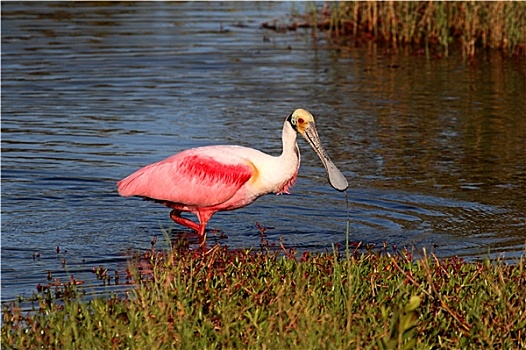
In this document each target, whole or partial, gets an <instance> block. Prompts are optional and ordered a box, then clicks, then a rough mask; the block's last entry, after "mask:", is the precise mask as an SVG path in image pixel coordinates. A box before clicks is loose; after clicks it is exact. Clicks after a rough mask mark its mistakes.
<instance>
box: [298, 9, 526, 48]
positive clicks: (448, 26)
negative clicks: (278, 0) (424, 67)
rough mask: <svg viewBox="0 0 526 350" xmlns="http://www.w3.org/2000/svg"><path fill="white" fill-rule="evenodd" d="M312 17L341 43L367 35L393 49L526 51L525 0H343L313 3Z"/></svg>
mask: <svg viewBox="0 0 526 350" xmlns="http://www.w3.org/2000/svg"><path fill="white" fill-rule="evenodd" d="M307 11H308V13H309V14H308V15H307V17H308V22H309V23H311V25H313V26H317V27H318V28H323V29H328V30H329V33H330V34H331V38H332V39H333V40H334V42H336V43H338V44H339V45H348V43H349V38H352V40H354V41H355V42H356V41H359V40H361V39H364V38H367V39H371V40H375V41H377V42H382V43H386V44H388V45H389V46H390V47H392V48H393V49H399V48H400V47H402V46H405V45H413V46H417V47H422V48H424V49H425V50H426V53H427V54H429V52H430V51H429V50H431V49H433V50H434V51H435V53H436V54H440V55H445V56H447V55H448V54H449V51H450V46H452V45H453V46H457V45H455V44H458V46H460V47H461V49H462V53H463V55H465V56H466V57H468V58H473V56H474V55H475V52H476V50H477V49H498V50H501V51H503V52H505V53H507V54H509V55H516V56H525V55H526V2H522V1H502V2H501V1H490V2H486V1H454V2H450V1H419V2H414V1H400V2H399V1H349V2H347V1H345V2H344V1H342V2H334V3H333V2H330V3H325V4H324V5H323V9H322V11H319V10H318V9H317V7H316V6H311V7H310V8H309V10H307Z"/></svg>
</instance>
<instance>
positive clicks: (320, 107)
mask: <svg viewBox="0 0 526 350" xmlns="http://www.w3.org/2000/svg"><path fill="white" fill-rule="evenodd" d="M302 6H303V5H292V4H288V3H238V2H229V3H215V2H214V3H201V2H200V3H165V2H160V3H157V2H148V3H136V2H134V3H108V2H103V3H84V2H79V3H69V2H68V3H66V2H65V3H53V2H40V3H38V2H37V3H17V2H6V3H2V300H10V299H13V298H14V297H15V296H16V295H24V296H28V295H30V294H31V293H32V292H35V286H36V285H37V284H38V283H42V284H44V283H47V280H46V277H47V273H48V271H51V272H52V275H53V277H58V278H61V279H63V280H67V278H68V276H70V275H74V276H75V278H78V279H84V280H90V279H91V280H93V276H92V275H91V270H92V268H93V267H97V266H98V265H103V266H104V267H106V268H109V269H110V271H111V270H115V269H117V270H124V269H125V268H126V259H127V258H126V257H127V253H128V252H129V250H145V249H148V248H149V246H150V241H151V240H152V238H153V237H154V236H158V238H159V240H158V243H157V245H158V246H160V247H162V246H163V244H164V245H166V242H165V240H164V236H163V234H162V231H161V227H165V228H170V227H171V228H173V229H172V231H171V235H172V237H176V236H177V235H180V234H181V233H184V232H188V230H186V229H184V228H181V227H177V226H174V225H173V224H172V223H171V221H170V219H169V216H168V213H169V209H166V208H164V207H162V206H159V205H157V204H155V203H150V202H143V201H141V200H139V199H129V198H121V197H119V196H118V195H117V193H116V187H115V183H116V181H118V180H119V179H121V178H123V177H125V176H127V175H128V174H130V173H131V172H133V171H135V170H136V169H138V168H140V167H142V166H144V165H146V164H149V163H152V162H154V161H158V160H161V159H163V158H165V157H167V156H169V155H171V154H173V153H176V152H178V151H181V150H183V149H186V148H189V147H195V146H201V145H209V144H240V145H244V146H250V147H254V148H258V149H260V150H263V151H266V152H269V153H273V154H277V153H279V152H280V147H281V141H280V137H281V136H280V132H281V127H282V124H283V121H284V119H285V118H286V117H287V116H288V115H289V114H290V113H291V112H292V111H293V110H294V109H295V108H298V107H303V108H306V109H308V110H310V111H311V112H312V113H313V114H314V115H315V116H316V117H317V125H318V129H319V133H320V136H321V138H322V141H323V142H324V144H325V147H326V149H327V151H328V153H329V154H330V155H331V156H332V158H333V160H334V162H335V163H336V164H337V165H338V166H339V167H340V169H341V170H342V172H343V173H344V174H345V175H346V176H347V178H348V180H349V182H350V188H349V190H348V191H347V196H348V201H349V212H350V239H351V240H353V241H361V242H364V243H377V244H378V243H382V242H387V243H388V244H389V245H393V244H396V245H397V246H408V247H412V246H414V247H416V248H421V247H427V249H428V251H433V252H434V253H435V254H437V255H438V256H452V255H459V256H463V257H469V258H479V257H482V256H487V255H488V254H490V255H491V256H496V255H502V254H504V255H505V256H506V257H508V258H509V257H514V256H518V255H519V254H520V253H521V251H523V249H524V243H525V240H526V233H525V220H526V219H525V217H526V209H525V204H524V203H526V117H525V113H524V111H525V110H526V102H525V101H526V78H525V72H526V68H525V65H524V62H523V61H515V60H511V59H507V58H502V57H500V56H497V55H486V54H484V55H481V56H480V57H479V58H478V60H477V62H475V64H474V65H467V64H465V63H464V62H463V61H462V58H460V57H459V58H457V57H451V58H449V59H444V60H436V59H431V60H428V59H426V58H425V57H421V56H412V55H394V54H392V53H389V52H385V51H382V50H380V49H378V51H377V50H376V49H375V48H374V47H372V46H369V47H368V46H367V45H366V46H365V47H362V48H356V49H355V48H353V49H351V50H349V51H346V50H341V51H337V50H331V49H328V48H327V45H326V43H325V41H324V40H323V34H320V33H318V35H317V36H316V37H313V36H312V35H311V32H310V31H309V30H305V31H300V30H298V31H295V32H273V31H267V30H264V29H262V28H261V23H262V22H265V21H269V20H273V19H275V18H279V19H281V20H283V19H285V20H286V17H285V16H286V14H288V13H290V12H291V10H293V9H294V7H296V8H297V9H298V10H303V8H302ZM299 145H300V149H301V151H302V167H301V170H300V175H299V179H298V183H297V185H296V186H295V187H294V188H293V190H292V195H283V196H273V195H269V196H265V197H263V198H260V199H259V200H258V201H256V202H255V203H254V204H252V205H251V206H249V207H246V208H243V209H240V210H237V211H234V212H228V213H218V214H216V215H215V216H214V217H213V218H212V220H211V221H210V223H209V228H212V229H217V230H219V231H222V232H224V233H225V234H226V235H227V236H228V238H212V239H211V240H210V241H211V242H212V244H215V243H216V242H219V243H221V244H225V245H228V246H229V247H233V248H238V247H252V246H256V247H257V246H258V245H259V243H260V238H259V231H258V229H257V227H256V222H257V223H260V224H261V225H262V226H264V227H267V228H268V229H267V231H266V233H267V235H268V237H267V238H268V239H269V241H270V242H273V243H277V242H279V238H280V236H283V237H284V244H285V245H286V246H287V247H290V248H295V249H297V250H304V249H308V250H313V251H319V250H325V249H332V248H331V245H332V244H337V243H344V242H345V236H346V222H347V213H348V209H347V203H346V195H345V194H343V193H340V192H337V191H335V190H333V189H332V188H331V187H330V186H329V185H328V183H327V181H326V178H325V174H324V170H323V167H322V166H321V164H320V162H319V160H318V159H317V157H316V155H315V154H314V152H313V151H312V150H311V149H310V148H309V147H308V145H307V144H306V142H304V141H303V140H299ZM57 246H58V247H60V252H58V253H57V251H56V248H57ZM63 263H65V267H64V266H63ZM92 288H93V289H92V290H93V291H95V292H104V291H107V290H108V289H109V288H108V287H104V288H102V287H92Z"/></svg>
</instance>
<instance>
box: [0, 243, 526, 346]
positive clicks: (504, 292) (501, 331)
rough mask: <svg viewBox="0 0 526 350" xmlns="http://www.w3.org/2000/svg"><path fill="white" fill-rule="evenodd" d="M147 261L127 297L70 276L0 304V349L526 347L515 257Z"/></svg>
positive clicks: (186, 256) (521, 278)
mask: <svg viewBox="0 0 526 350" xmlns="http://www.w3.org/2000/svg"><path fill="white" fill-rule="evenodd" d="M346 255H348V258H346ZM148 260H149V262H150V264H151V267H150V268H149V269H145V270H144V271H143V275H142V276H139V277H136V278H135V279H136V281H138V282H137V283H136V284H135V288H134V289H133V291H132V292H131V294H130V295H129V296H128V297H116V296H112V297H107V298H95V299H93V300H89V301H87V300H78V299H76V298H74V296H75V294H74V293H71V292H72V291H74V290H75V288H76V287H75V286H72V285H70V286H64V287H63V288H69V292H68V293H61V296H63V297H64V296H67V297H66V298H62V299H60V300H56V299H54V298H49V297H48V296H49V290H47V292H46V291H43V292H42V296H41V297H40V298H37V299H38V301H37V304H38V305H37V306H36V307H35V308H34V310H32V311H31V312H22V311H21V310H20V308H19V305H18V304H17V303H14V304H12V305H8V306H4V307H3V321H2V322H3V324H2V329H1V337H2V340H1V341H2V348H3V349H9V348H16V349H34V348H41V347H43V348H60V349H70V348H71V349H96V348H97V349H101V348H108V349H113V348H114V349H121V348H129V349H171V348H176V349H215V348H228V349H230V348H242V349H255V348H257V349H349V348H352V349H355V348H370V349H372V348H374V349H392V348H407V349H408V348H420V349H429V348H431V347H434V348H445V349H448V348H449V349H459V348H467V349H481V348H502V349H505V348H509V349H511V348H515V349H518V348H525V347H526V333H525V329H526V270H525V268H524V267H525V266H524V265H525V261H524V259H523V258H521V259H520V260H518V261H516V262H515V263H514V264H506V263H504V262H502V261H490V260H484V261H481V262H473V263H464V262H462V261H461V260H460V259H446V260H438V259H436V258H434V257H432V256H431V257H424V258H422V259H416V260H415V259H413V257H412V256H411V254H410V253H409V252H407V251H397V252H395V253H393V254H391V255H389V254H387V253H386V252H385V251H383V252H371V251H366V252H362V253H359V252H358V251H357V250H355V251H354V252H349V251H347V253H346V254H341V255H340V253H339V252H338V251H337V250H336V251H335V252H334V253H325V254H307V253H305V254H303V255H302V256H297V257H296V256H294V255H292V253H290V252H287V254H285V255H283V254H278V253H276V252H270V251H268V250H265V251H262V252H255V251H246V250H235V251H232V250H228V249H226V248H225V247H220V246H215V247H213V248H212V249H210V250H209V251H206V252H203V251H197V250H189V249H182V250H179V251H178V250H174V251H173V252H171V253H168V254H164V253H159V252H156V253H154V254H148ZM134 276H137V275H134ZM46 293H48V294H46Z"/></svg>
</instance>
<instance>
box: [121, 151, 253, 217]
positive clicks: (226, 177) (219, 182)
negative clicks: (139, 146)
mask: <svg viewBox="0 0 526 350" xmlns="http://www.w3.org/2000/svg"><path fill="white" fill-rule="evenodd" d="M254 170H255V167H254V165H253V164H252V163H251V162H250V161H248V160H247V159H245V158H243V157H241V156H238V155H236V154H235V153H232V152H231V151H228V149H227V148H226V147H225V148H222V147H200V148H194V149H189V150H186V151H183V152H181V153H178V154H176V155H173V156H171V157H169V158H167V159H165V160H162V161H160V162H157V163H154V164H151V165H148V166H146V167H144V168H142V169H139V170H138V171H136V172H135V173H133V174H131V175H130V176H128V177H127V178H125V179H124V180H121V181H119V182H118V183H117V186H118V189H119V194H120V195H121V196H141V197H148V198H152V199H158V200H166V201H170V202H175V203H180V204H184V205H186V206H195V207H201V208H202V207H210V206H215V205H218V204H221V203H224V202H225V201H227V200H229V199H230V198H232V196H234V195H235V194H236V192H237V191H238V190H239V189H240V188H241V187H242V186H243V185H244V184H245V183H246V182H247V181H248V180H249V179H250V178H251V177H252V176H253V174H254V172H255V171H254Z"/></svg>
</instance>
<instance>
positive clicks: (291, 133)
mask: <svg viewBox="0 0 526 350" xmlns="http://www.w3.org/2000/svg"><path fill="white" fill-rule="evenodd" d="M297 135H298V134H297V133H296V130H294V129H293V128H292V126H291V125H290V123H289V122H287V121H286V122H285V124H284V125H283V134H282V136H281V138H282V141H283V152H282V153H281V157H282V158H286V159H289V160H292V159H297V162H298V163H299V159H300V152H299V149H298V144H297V142H296V137H297Z"/></svg>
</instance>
